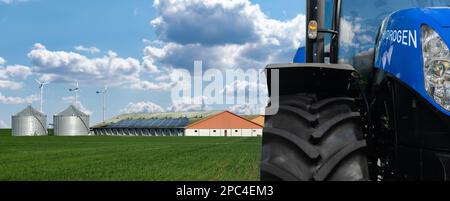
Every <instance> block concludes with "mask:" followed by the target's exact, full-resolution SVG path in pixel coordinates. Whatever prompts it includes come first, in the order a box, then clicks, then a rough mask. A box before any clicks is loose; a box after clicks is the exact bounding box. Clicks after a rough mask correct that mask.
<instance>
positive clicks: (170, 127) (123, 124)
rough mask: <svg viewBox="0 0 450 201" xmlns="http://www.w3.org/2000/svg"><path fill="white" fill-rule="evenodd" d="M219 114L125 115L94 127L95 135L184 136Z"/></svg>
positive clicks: (215, 112) (168, 113)
mask: <svg viewBox="0 0 450 201" xmlns="http://www.w3.org/2000/svg"><path fill="white" fill-rule="evenodd" d="M217 113H219V112H217V111H210V112H183V113H178V112H167V113H140V114H124V115H119V116H117V117H114V118H112V119H110V120H107V121H106V122H102V123H100V124H98V125H95V126H94V127H92V130H93V132H94V134H95V135H109V136H183V135H184V129H185V127H186V126H188V125H190V124H192V123H194V122H197V121H200V120H202V119H204V118H207V117H209V116H212V115H215V114H217Z"/></svg>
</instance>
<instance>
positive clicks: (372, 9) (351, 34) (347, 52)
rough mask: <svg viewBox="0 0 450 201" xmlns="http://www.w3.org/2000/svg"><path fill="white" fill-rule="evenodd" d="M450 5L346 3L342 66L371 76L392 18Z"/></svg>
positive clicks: (410, 0)
mask: <svg viewBox="0 0 450 201" xmlns="http://www.w3.org/2000/svg"><path fill="white" fill-rule="evenodd" d="M449 5H450V0H395V1H389V0H364V1H351V0H343V1H342V10H341V13H342V15H341V26H340V33H341V34H340V42H339V45H340V46H339V63H346V64H351V65H353V66H354V67H355V68H357V69H358V71H359V72H361V73H362V74H363V76H364V75H367V74H366V73H369V70H370V69H371V67H372V66H373V52H374V46H375V40H376V37H377V34H378V30H379V27H380V25H381V24H382V22H383V20H384V19H385V18H386V17H387V16H388V15H389V14H391V13H393V12H395V11H397V10H400V9H406V8H414V7H434V6H449ZM330 13H332V12H330ZM327 14H328V13H327Z"/></svg>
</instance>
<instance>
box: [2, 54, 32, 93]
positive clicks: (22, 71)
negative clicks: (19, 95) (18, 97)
mask: <svg viewBox="0 0 450 201" xmlns="http://www.w3.org/2000/svg"><path fill="white" fill-rule="evenodd" d="M4 64H6V60H5V59H3V58H2V57H0V89H10V90H17V89H21V88H22V87H23V83H22V82H21V81H22V80H25V79H26V78H27V77H29V76H30V75H31V74H32V70H31V68H30V67H27V66H22V65H11V66H3V65H4Z"/></svg>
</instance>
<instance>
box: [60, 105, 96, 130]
mask: <svg viewBox="0 0 450 201" xmlns="http://www.w3.org/2000/svg"><path fill="white" fill-rule="evenodd" d="M53 124H54V133H55V136H85V135H89V115H87V114H85V113H83V112H81V111H80V110H78V109H77V108H76V107H75V106H73V105H71V106H69V107H68V108H67V109H65V110H64V111H62V112H60V113H58V114H56V115H54V116H53Z"/></svg>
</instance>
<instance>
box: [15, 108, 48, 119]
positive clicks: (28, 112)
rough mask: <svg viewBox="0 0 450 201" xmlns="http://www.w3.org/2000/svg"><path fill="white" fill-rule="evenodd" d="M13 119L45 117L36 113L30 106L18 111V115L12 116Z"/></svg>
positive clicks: (40, 113)
mask: <svg viewBox="0 0 450 201" xmlns="http://www.w3.org/2000/svg"><path fill="white" fill-rule="evenodd" d="M14 116H15V117H28V116H41V117H45V116H46V115H45V114H44V113H42V112H39V111H37V110H36V109H34V108H33V107H32V106H31V105H29V106H27V107H26V108H25V109H23V110H22V111H20V112H19V113H17V114H15V115H14Z"/></svg>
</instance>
